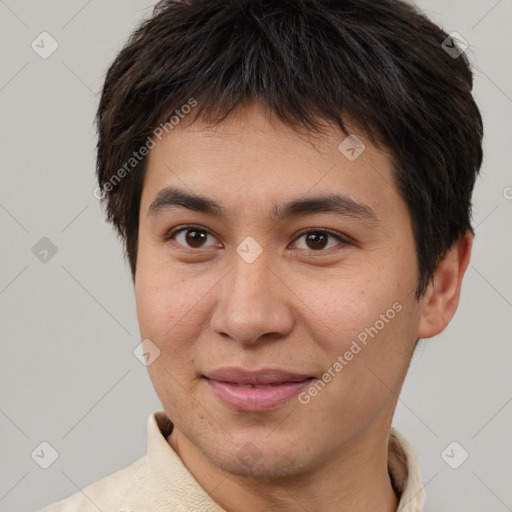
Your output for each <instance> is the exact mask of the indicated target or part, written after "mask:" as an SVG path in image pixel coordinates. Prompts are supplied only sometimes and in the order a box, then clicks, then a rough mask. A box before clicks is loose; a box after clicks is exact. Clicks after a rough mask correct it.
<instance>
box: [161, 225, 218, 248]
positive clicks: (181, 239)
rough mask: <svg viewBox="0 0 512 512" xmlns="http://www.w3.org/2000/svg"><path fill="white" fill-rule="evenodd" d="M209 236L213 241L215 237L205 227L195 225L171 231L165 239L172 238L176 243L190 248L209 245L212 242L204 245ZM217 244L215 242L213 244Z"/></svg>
mask: <svg viewBox="0 0 512 512" xmlns="http://www.w3.org/2000/svg"><path fill="white" fill-rule="evenodd" d="M208 237H210V238H211V239H212V240H213V241H214V242H215V238H214V237H213V235H211V234H210V233H209V232H208V231H206V230H205V229H202V228H200V227H195V226H189V227H184V228H180V229H176V230H174V231H172V232H171V233H170V234H169V236H168V237H167V240H171V239H174V240H175V241H176V242H177V243H178V244H180V245H182V246H184V247H186V248H190V249H202V248H204V247H211V245H212V244H210V245H206V242H207V240H208ZM213 245H217V244H215V243H214V244H213Z"/></svg>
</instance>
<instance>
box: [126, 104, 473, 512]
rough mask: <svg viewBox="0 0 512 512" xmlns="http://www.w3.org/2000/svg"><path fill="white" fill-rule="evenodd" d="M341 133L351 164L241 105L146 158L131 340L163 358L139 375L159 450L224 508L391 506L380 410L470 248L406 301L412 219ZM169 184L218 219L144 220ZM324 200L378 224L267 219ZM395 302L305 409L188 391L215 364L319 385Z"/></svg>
mask: <svg viewBox="0 0 512 512" xmlns="http://www.w3.org/2000/svg"><path fill="white" fill-rule="evenodd" d="M352 133H355V134H357V136H358V137H359V139H361V140H362V141H363V142H364V144H365V146H366V149H365V150H364V151H363V153H362V154H361V155H360V156H359V157H358V158H357V159H356V160H354V161H349V160H348V159H347V158H345V156H344V155H343V154H342V153H341V152H340V151H339V150H338V145H339V144H340V142H341V141H343V140H344V139H345V137H346V134H343V133H342V132H341V131H340V130H339V129H338V128H336V127H334V126H331V125H326V130H325V133H323V134H322V135H318V134H317V135H308V134H306V133H303V134H298V133H297V132H296V131H294V130H293V129H291V128H289V127H287V126H285V125H284V124H282V123H281V122H280V121H278V120H277V119H276V118H275V116H273V115H272V114H271V113H270V112H269V111H268V110H267V109H266V108H265V107H263V106H262V105H260V104H255V103H250V102H246V103H245V104H243V105H241V106H239V107H238V108H237V109H236V110H235V111H234V112H233V113H232V115H231V116H229V117H228V118H227V119H226V120H225V121H223V122H222V123H221V124H219V125H218V126H216V127H211V126H209V125H208V124H207V123H206V122H204V121H200V120H198V121H197V122H196V123H193V124H191V125H187V124H186V122H185V121H183V122H182V123H181V124H180V125H179V126H178V127H176V128H175V129H174V130H173V131H171V132H170V133H169V134H168V135H166V136H165V137H164V138H163V140H162V142H159V143H158V144H157V145H156V146H155V147H154V148H153V149H152V150H151V152H150V154H149V157H148V168H147V174H146V176H145V180H144V185H143V193H142V199H141V209H140V225H139V242H138V261H137V269H136V278H135V294H136V303H137V315H138V321H139V325H140V332H141V336H142V339H150V340H152V342H153V343H154V344H155V345H157V346H158V348H159V350H160V351H161V352H160V356H159V357H158V358H157V359H156V360H155V361H154V362H153V363H152V364H151V365H149V366H148V371H149V375H150V378H151V380H152V382H153V385H154V388H155V390H156V393H157V394H158V397H159V398H160V400H161V402H162V405H163V407H164V410H165V412H166V413H167V415H168V416H169V418H170V419H171V420H172V422H173V423H174V429H173V431H172V433H171V435H170V436H169V438H168V442H169V444H170V446H171V447H172V448H173V449H174V450H175V451H176V452H177V453H178V455H179V456H180V458H181V459H182V461H183V462H184V464H185V465H186V467H187V468H188V469H189V470H190V471H191V473H192V474H193V475H194V477H195V478H196V480H197V481H198V482H199V483H200V484H201V486H202V487H203V488H204V489H205V490H206V491H207V492H209V493H210V494H211V496H212V498H213V499H214V500H215V501H216V502H217V503H218V504H219V505H220V506H221V507H222V508H224V509H225V510H227V511H229V512H235V511H242V510H243V511H244V512H256V511H262V510H280V511H285V512H286V511H299V510H300V511H302V510H308V511H309V512H320V511H322V512H330V511H337V512H339V511H361V512H362V511H370V510H371V511H375V510H380V511H395V510H396V508H397V505H398V498H397V496H396V495H395V493H394V491H393V489H392V486H391V483H390V480H389V476H388V473H387V450H388V447H387V445H388V439H389V429H390V425H391V420H392V416H393V412H394V409H395V406H396V403H397V399H398V395H399V392H400V389H401V387H402V384H403V381H404V378H405V375H406V372H407V368H408V366H409V363H410V359H411V357H412V354H413V351H414V347H415V345H416V342H417V340H418V338H429V337H431V336H434V335H436V334H438V333H439V332H441V331H442V330H443V329H444V328H445V327H446V325H447V324H448V322H449V321H450V320H451V318H452V316H453V314H454V313H455V310H456V308H457V304H458V300H459V295H460V288H461V282H462V278H463V275H464V272H465V270H466V268H467V265H468V262H469V258H470V253H471V246H472V235H471V234H470V233H467V234H466V235H465V236H464V237H463V238H461V240H460V241H459V242H458V243H457V244H455V245H454V246H453V248H452V250H451V251H450V252H449V253H448V254H447V255H446V257H445V258H444V259H443V260H442V261H441V263H440V264H439V267H438V270H437V272H436V275H435V279H434V280H433V282H432V283H431V285H430V286H429V288H428V290H427V293H426V295H425V297H424V298H423V299H422V300H421V301H420V302H418V301H416V298H415V291H416V286H417V279H418V266H417V259H416V253H415V246H414V240H413V232H412V224H411V220H410V215H409V212H408V209H407V207H406V205H405V202H404V201H403V199H402V198H401V197H400V195H399V194H398V192H397V190H396V188H395V186H394V185H393V181H392V167H391V160H390V157H389V155H388V153H387V152H386V151H385V150H384V149H383V148H377V147H376V146H374V145H372V144H371V143H370V142H369V141H368V140H367V139H366V138H364V136H363V134H361V133H359V132H357V130H355V128H354V130H353V131H352ZM168 186H176V187H180V188H181V189H183V190H185V191H186V192H194V193H197V194H200V195H203V196H207V197H209V198H211V199H213V200H215V201H216V202H218V203H219V204H221V205H222V206H223V207H224V208H225V209H226V210H227V212H228V215H227V217H226V218H225V219H222V218H220V217H218V216H215V215H211V214H207V213H203V212H196V211H192V210H188V209H186V208H183V207H180V208H174V209H171V208H168V209H163V210H161V211H160V212H159V213H158V215H151V214H149V215H148V211H149V207H150V205H151V203H152V202H153V201H154V199H155V198H156V196H157V194H158V193H159V192H160V190H161V189H163V188H164V187H168ZM332 192H338V193H344V194H347V195H349V196H350V197H351V198H352V199H354V200H355V201H357V202H360V203H364V204H366V205H367V206H369V207H370V208H371V209H372V210H373V212H374V213H375V215H376V217H377V219H378V223H376V224H370V223H368V222H364V221H363V220H361V219H358V218H351V217H348V216H340V215H337V214H335V213H332V212H328V213H313V214H308V215H305V216H301V217H296V218H289V219H284V220H282V221H280V222H277V223H276V222H275V221H272V220H270V219H269V218H268V212H269V211H270V210H271V209H272V207H273V206H274V205H279V204H282V203H284V202H286V201H289V200H291V199H296V198H303V197H304V196H311V195H318V194H323V193H326V194H329V193H332ZM186 224H196V225H199V226H200V229H202V230H205V231H206V233H207V234H208V235H209V236H208V237H207V239H206V240H205V241H204V242H203V245H201V244H198V245H193V246H192V247H191V245H190V239H189V238H187V237H186V234H187V231H186V229H185V230H184V231H181V232H180V233H178V234H176V235H174V237H171V238H168V239H166V237H167V236H168V234H169V232H170V231H171V229H173V228H176V227H178V228H179V227H180V226H182V225H186ZM306 228H308V229H310V228H311V231H313V232H314V231H315V229H320V228H324V229H330V230H332V231H335V232H336V233H339V235H340V236H342V237H343V236H348V237H350V241H347V242H343V241H341V240H339V239H337V238H335V237H330V238H328V239H327V241H326V247H325V248H320V249H319V248H318V246H315V245H313V246H311V244H309V245H308V243H307V234H306V236H304V235H303V236H300V235H299V236H298V233H299V231H301V230H303V229H306ZM189 233H190V232H189ZM249 236H250V237H253V238H254V239H255V240H256V241H257V242H258V243H259V245H260V246H261V247H262V249H263V252H262V253H261V255H260V256H259V257H258V258H257V259H256V260H255V261H253V262H252V263H247V262H246V261H245V260H244V259H242V258H241V257H240V256H239V254H238V253H237V252H236V248H237V246H238V245H239V244H240V243H241V242H242V241H243V240H244V239H245V238H246V237H249ZM394 303H399V304H400V305H401V306H402V309H401V311H400V312H399V313H397V314H396V315H395V316H394V318H393V319H392V320H389V321H388V322H387V323H386V324H385V326H384V327H383V328H382V329H380V330H379V332H378V334H377V335H376V336H375V337H373V338H371V339H370V341H369V342H368V344H367V345H366V346H364V347H363V348H362V350H361V351H360V352H359V353H358V354H357V355H355V356H354V358H353V359H352V360H351V361H348V362H347V365H346V366H344V367H343V369H342V371H340V372H339V373H337V374H336V376H335V377H334V378H332V380H331V381H330V382H329V383H328V384H327V385H326V386H325V387H324V388H323V389H322V390H321V392H319V393H318V394H317V395H316V396H314V397H313V398H311V400H310V402H309V403H307V404H302V403H300V402H299V400H298V399H297V397H294V398H292V399H290V400H289V401H287V402H286V403H285V404H284V405H282V406H280V407H278V408H276V409H273V410H270V411H265V412H240V411H236V410H233V409H232V408H230V407H228V406H227V405H225V404H224V403H223V402H222V401H220V400H219V398H218V397H217V396H216V395H215V394H214V393H213V391H212V390H211V389H210V388H209V386H207V385H206V384H205V381H204V379H202V378H201V375H204V374H205V373H207V372H208V371H211V370H214V369H217V368H220V367H224V366H228V365H229V366H241V367H244V368H250V369H253V370H255V369H260V368H264V367H272V368H281V369H285V370H288V371H294V372H298V373H305V374H308V375H311V376H314V377H316V378H318V379H321V378H322V375H323V374H324V373H325V372H326V371H327V369H328V368H329V367H332V365H333V363H334V362H335V361H336V360H337V358H338V356H340V355H343V354H344V353H345V352H346V351H347V350H349V348H350V346H351V343H352V341H353V340H354V339H356V337H357V335H358V334H359V333H361V332H362V331H364V330H365V328H368V327H370V326H374V325H375V323H376V321H377V320H378V319H379V317H380V315H381V314H385V313H386V311H387V310H389V309H390V308H392V305H393V304H394Z"/></svg>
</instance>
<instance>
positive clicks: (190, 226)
mask: <svg viewBox="0 0 512 512" xmlns="http://www.w3.org/2000/svg"><path fill="white" fill-rule="evenodd" d="M193 229H197V230H198V231H204V232H205V233H207V234H209V235H212V234H211V233H210V232H209V231H208V230H207V229H204V228H203V227H202V226H199V225H197V224H185V225H182V226H178V227H176V228H174V229H172V230H171V231H170V232H169V233H168V234H167V235H166V237H165V241H170V240H172V238H173V237H174V236H175V235H176V234H178V233H180V232H182V231H185V232H186V231H189V230H193ZM308 233H321V234H325V235H329V236H331V237H333V238H336V239H337V240H338V241H339V242H340V243H341V244H349V243H350V240H349V239H348V237H344V236H342V235H341V234H339V233H337V232H335V231H332V230H330V229H326V228H306V229H303V230H301V231H299V233H297V235H296V237H295V238H294V241H295V240H298V239H299V238H301V237H302V236H304V235H306V234H308ZM212 236H213V235H212ZM178 245H179V246H180V247H181V248H183V249H184V250H190V251H194V252H196V251H199V250H200V249H201V248H199V249H196V248H192V247H186V246H183V245H181V244H178ZM210 247H211V246H210ZM335 247H336V246H335ZM335 247H330V248H329V249H319V250H317V251H315V250H313V249H310V250H309V251H308V252H311V253H313V254H314V253H323V252H328V251H330V250H331V249H334V248H335Z"/></svg>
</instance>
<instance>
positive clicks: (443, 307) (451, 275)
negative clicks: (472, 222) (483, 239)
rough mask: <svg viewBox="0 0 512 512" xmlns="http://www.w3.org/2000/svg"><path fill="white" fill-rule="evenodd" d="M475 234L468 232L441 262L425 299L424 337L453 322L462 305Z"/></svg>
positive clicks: (420, 331)
mask: <svg viewBox="0 0 512 512" xmlns="http://www.w3.org/2000/svg"><path fill="white" fill-rule="evenodd" d="M473 238H474V235H473V234H472V233H471V232H470V231H469V230H468V231H466V233H465V234H464V236H463V237H462V238H460V239H459V240H458V241H457V242H455V243H454V244H453V246H452V247H451V249H450V250H449V251H448V253H447V254H446V255H445V257H444V258H443V259H442V260H441V262H440V263H439V265H438V267H437V269H436V272H435V274H434V279H433V282H431V283H430V285H429V286H428V289H427V291H426V293H425V296H424V298H423V299H422V302H423V306H422V312H421V316H420V322H419V326H418V336H419V337H420V338H431V337H432V336H435V335H436V334H439V333H440V332H442V331H443V330H444V329H445V328H446V326H447V325H448V324H449V323H450V321H451V319H452V318H453V315H454V314H455V311H456V310H457V306H458V304H459V297H460V290H461V286H462V278H463V277H464V272H465V271H466V269H467V267H468V264H469V259H470V256H471V248H472V246H473Z"/></svg>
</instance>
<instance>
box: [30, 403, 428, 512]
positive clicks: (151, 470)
mask: <svg viewBox="0 0 512 512" xmlns="http://www.w3.org/2000/svg"><path fill="white" fill-rule="evenodd" d="M171 430H172V423H171V421H170V420H169V418H168V417H167V416H166V414H165V412H164V411H158V412H155V413H152V414H151V415H150V416H149V419H148V450H147V454H146V455H145V456H144V457H142V458H140V459H139V460H137V461H135V462H134V463H133V464H130V465H129V466H127V467H125V468H123V469H121V470H119V471H117V472H115V473H112V474H111V475H108V476H106V477H105V478H102V479H100V480H98V481H96V482H94V483H92V484H90V485H89V486H87V487H86V488H84V489H83V490H82V491H78V492H76V493H75V494H73V495H71V496H69V497H68V498H65V499H63V500H61V501H59V502H56V503H53V504H52V505H48V506H47V507H44V508H43V509H40V511H39V512H98V510H100V511H101V512H121V511H136V512H225V510H224V509H222V508H220V507H219V505H217V504H216V503H215V502H214V501H213V500H212V499H211V498H210V496H209V495H208V494H207V493H206V492H205V491H204V490H203V488H202V487H201V486H200V485H199V484H198V482H197V481H196V480H195V478H194V477H193V476H192V474H191V473H190V472H189V471H188V469H187V468H186V467H185V465H184V464H183V463H182V461H181V459H180V458H179V457H178V455H177V454H176V452H175V451H174V450H173V449H172V448H171V447H170V446H169V444H168V443H167V436H168V435H169V434H170V432H171ZM388 470H389V474H390V477H391V480H392V482H393V485H394V486H395V489H396V490H397V492H398V493H399V495H400V503H399V506H398V512H421V510H422V507H423V502H424V496H425V491H424V489H423V485H422V483H421V475H420V470H419V465H418V461H417V458H416V455H415V453H414V451H413V449H412V447H411V445H410V444H409V443H408V442H407V440H406V439H405V438H404V437H403V436H402V435H400V434H399V433H398V432H397V431H396V430H395V429H394V428H391V435H390V442H389V456H388Z"/></svg>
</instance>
